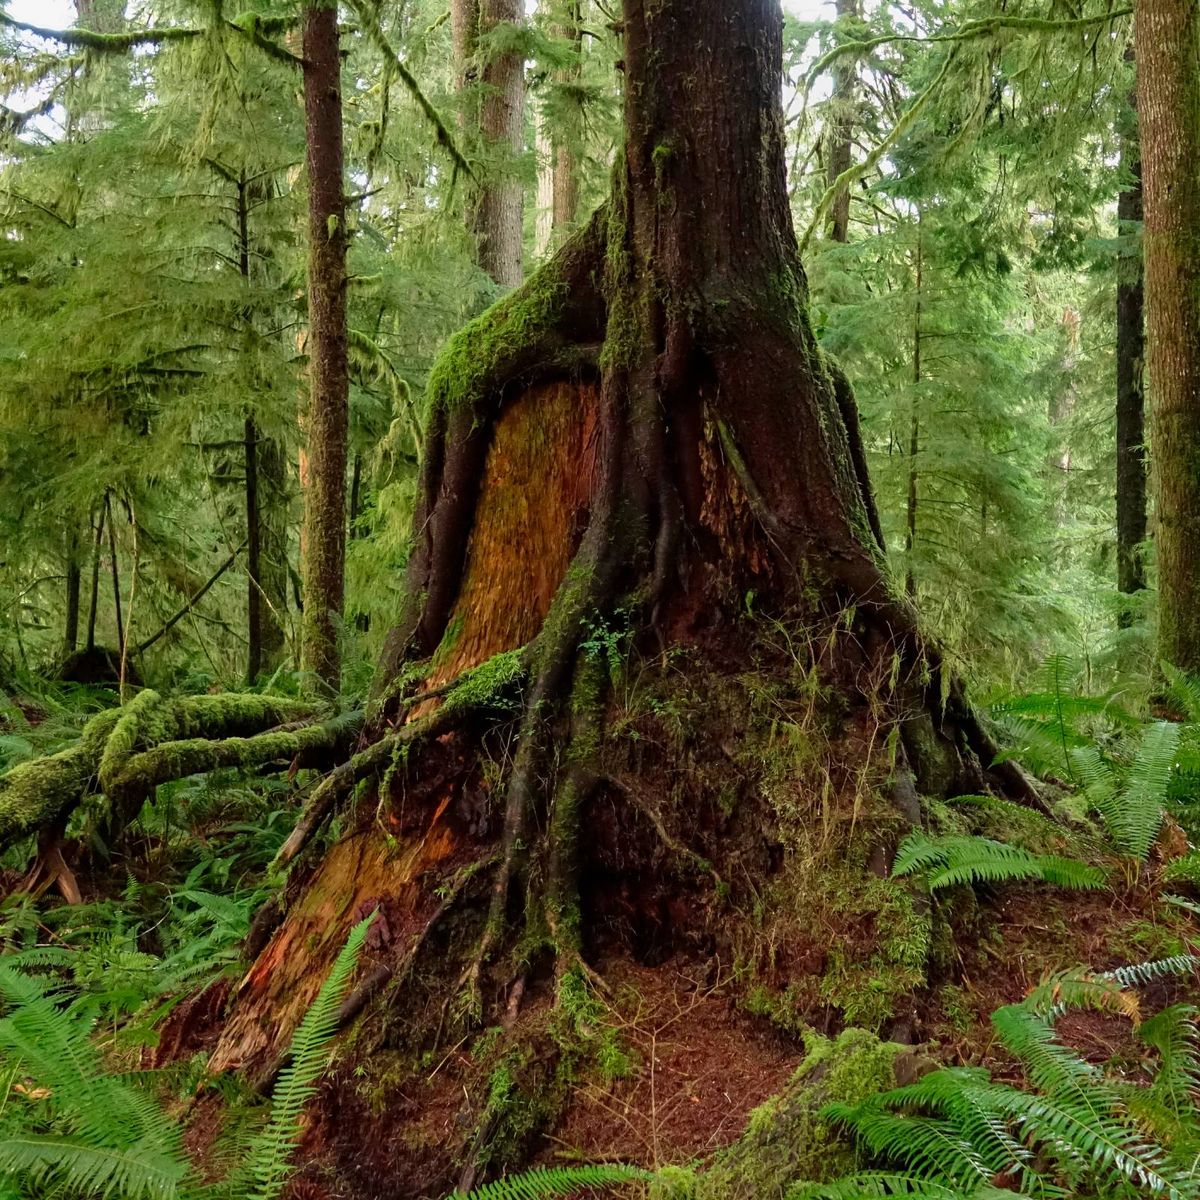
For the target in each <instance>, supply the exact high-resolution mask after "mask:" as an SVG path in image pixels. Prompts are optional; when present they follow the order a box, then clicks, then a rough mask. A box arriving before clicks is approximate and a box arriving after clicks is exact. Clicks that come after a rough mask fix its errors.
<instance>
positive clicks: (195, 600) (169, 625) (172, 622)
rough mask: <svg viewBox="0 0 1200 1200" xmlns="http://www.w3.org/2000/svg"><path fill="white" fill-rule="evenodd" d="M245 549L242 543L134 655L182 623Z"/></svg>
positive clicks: (148, 647) (140, 643) (139, 644)
mask: <svg viewBox="0 0 1200 1200" xmlns="http://www.w3.org/2000/svg"><path fill="white" fill-rule="evenodd" d="M245 548H246V542H245V541H243V542H242V544H241V545H240V546H239V547H238V548H237V549H236V550H235V551H234V552H233V553H232V554H231V555H230V556H229V557H228V558H227V559H226V560H225V561H224V562H223V563H222V564H221V565H220V566H219V567H218V568H217V569H216V571H214V572H213V574H212V575H211V576H210V577H209V578H208V580H207V581H206V582H205V583H204V585H203V586H202V587H201V588H200V589H199V590H197V591H196V592H194V593H193V594H192V595H191V596H190V597H189V598H188V601H187V603H186V604H185V605H184V606H183V607H182V608H181V609H180V610H179V611H178V612H177V613H175V615H174V616H173V617H171V618H169V619H168V620H167V621H165V622H164V623H163V625H162V626H161V627H160V628H159V629H158V630H156V631H155V632H154V633H152V634H151V635H150V636H149V637H148V638H146V640H145V641H143V642H139V643H138V645H137V648H136V649H135V650H134V653H135V654H143V653H145V651H147V650H149V649H150V647H151V646H153V645H154V643H155V642H157V641H158V640H159V639H160V638H163V637H165V636H166V635H167V634H168V633H170V632H171V630H172V629H174V628H175V626H176V625H178V624H179V622H180V621H182V620H183V618H184V617H186V616H187V615H188V613H190V612H191V611H192V609H193V608H195V607H196V605H197V604H199V603H200V601H201V600H203V599H204V597H205V596H206V595H207V594H208V591H209V589H210V588H212V587H213V586H214V585H215V584H216V582H217V580H219V579H220V578H221V576H222V575H224V574H225V572H226V571H228V570H229V568H230V567H232V566H233V564H234V563H235V562H236V561H237V556H238V555H239V554H241V552H242V551H243V550H245Z"/></svg>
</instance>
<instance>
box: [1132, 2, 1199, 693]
mask: <svg viewBox="0 0 1200 1200" xmlns="http://www.w3.org/2000/svg"><path fill="white" fill-rule="evenodd" d="M1197 38H1198V31H1197V5H1196V0H1138V3H1137V5H1136V8H1135V30H1134V43H1135V45H1136V46H1137V58H1138V97H1137V109H1138V135H1139V141H1140V144H1141V159H1142V188H1143V204H1144V208H1145V226H1144V234H1143V247H1144V250H1143V253H1144V258H1145V278H1146V318H1147V347H1148V353H1147V356H1146V362H1147V367H1148V369H1149V377H1150V396H1151V401H1152V403H1151V426H1150V433H1151V437H1150V447H1151V452H1152V468H1153V469H1152V478H1153V481H1154V510H1155V534H1154V539H1155V549H1156V557H1157V562H1158V640H1159V655H1160V657H1162V658H1163V659H1165V660H1166V661H1167V662H1170V663H1173V664H1174V665H1175V666H1177V667H1179V668H1181V669H1183V670H1185V671H1189V672H1191V673H1193V674H1200V554H1198V553H1197V549H1196V548H1197V547H1198V546H1200V172H1197V169H1196V164H1197V163H1198V162H1200V51H1198V48H1197Z"/></svg>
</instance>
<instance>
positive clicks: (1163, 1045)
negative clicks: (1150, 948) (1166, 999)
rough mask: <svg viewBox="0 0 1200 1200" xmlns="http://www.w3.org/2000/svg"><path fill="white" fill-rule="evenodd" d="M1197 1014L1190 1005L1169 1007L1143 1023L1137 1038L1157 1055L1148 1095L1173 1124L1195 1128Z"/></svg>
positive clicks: (1199, 1056) (1199, 1047)
mask: <svg viewBox="0 0 1200 1200" xmlns="http://www.w3.org/2000/svg"><path fill="white" fill-rule="evenodd" d="M1197 1013H1198V1010H1197V1009H1196V1008H1195V1006H1193V1005H1191V1004H1172V1005H1171V1006H1170V1007H1168V1008H1164V1009H1163V1010H1162V1011H1161V1012H1159V1013H1155V1015H1154V1016H1152V1017H1150V1018H1148V1019H1147V1020H1145V1021H1143V1022H1142V1023H1141V1024H1140V1025H1139V1026H1138V1030H1137V1033H1138V1037H1139V1038H1141V1040H1142V1041H1143V1042H1145V1043H1146V1045H1148V1046H1152V1047H1153V1048H1154V1049H1155V1050H1157V1051H1158V1057H1159V1062H1158V1070H1157V1071H1155V1073H1154V1082H1153V1083H1152V1084H1151V1085H1150V1092H1151V1093H1152V1095H1153V1096H1154V1098H1155V1099H1156V1100H1158V1101H1160V1102H1161V1103H1163V1104H1165V1105H1166V1106H1167V1108H1168V1109H1169V1110H1170V1112H1171V1113H1172V1115H1173V1116H1174V1117H1175V1118H1176V1120H1178V1121H1180V1122H1182V1123H1184V1124H1187V1125H1190V1126H1191V1127H1192V1128H1193V1129H1194V1128H1195V1127H1196V1124H1197V1112H1196V1097H1197V1095H1198V1094H1200V1030H1197V1028H1196V1017H1197Z"/></svg>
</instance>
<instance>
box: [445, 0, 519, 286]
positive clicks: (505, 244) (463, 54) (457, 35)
mask: <svg viewBox="0 0 1200 1200" xmlns="http://www.w3.org/2000/svg"><path fill="white" fill-rule="evenodd" d="M523 18H524V3H523V0H454V3H453V5H452V9H451V21H452V25H453V41H454V55H455V67H456V73H457V75H458V79H459V90H460V94H461V96H462V101H463V105H462V108H461V109H460V114H459V122H460V128H466V129H468V131H470V130H471V129H472V128H473V129H474V130H475V132H476V133H477V141H478V146H479V153H480V155H481V157H482V158H483V159H484V160H485V161H484V169H483V182H482V183H481V185H480V186H479V188H478V190H477V191H476V193H475V195H474V196H473V197H472V200H471V202H470V204H469V205H468V210H467V228H468V230H469V231H470V233H471V234H472V236H473V237H474V239H475V248H476V262H477V263H478V264H479V267H480V269H481V270H483V271H485V272H486V273H487V274H488V275H490V276H491V278H492V279H493V280H494V281H495V282H496V283H498V284H499V285H500V286H501V287H504V288H512V287H516V286H517V284H519V283H520V282H521V279H522V277H523V275H524V269H523V261H524V253H523V247H522V234H523V229H522V216H523V212H524V203H525V188H524V184H523V182H522V180H521V178H520V176H519V174H518V173H517V166H518V162H517V160H518V159H519V157H520V155H521V153H522V151H523V150H524V138H525V60H524V56H523V55H522V54H521V52H520V51H519V50H517V49H511V50H503V51H500V50H497V49H495V48H494V47H493V46H492V45H490V44H489V39H490V38H494V36H495V34H496V31H497V29H498V27H499V26H501V25H504V24H513V25H515V24H519V23H520V22H521V21H522V20H523ZM468 114H470V115H468Z"/></svg>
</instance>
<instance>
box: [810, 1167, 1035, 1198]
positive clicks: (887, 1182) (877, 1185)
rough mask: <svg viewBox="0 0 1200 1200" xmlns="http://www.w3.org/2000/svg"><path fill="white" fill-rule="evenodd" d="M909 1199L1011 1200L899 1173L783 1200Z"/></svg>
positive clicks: (993, 1191) (864, 1175)
mask: <svg viewBox="0 0 1200 1200" xmlns="http://www.w3.org/2000/svg"><path fill="white" fill-rule="evenodd" d="M889 1196H910V1197H913V1200H1014V1194H1013V1193H1012V1192H1010V1191H1008V1190H1007V1189H1006V1188H997V1187H992V1186H991V1184H983V1185H981V1186H980V1187H978V1188H974V1189H972V1190H971V1191H964V1190H963V1189H962V1188H957V1187H951V1186H950V1185H948V1184H944V1183H938V1182H936V1181H935V1180H932V1179H927V1178H925V1177H924V1176H922V1175H916V1174H906V1173H904V1172H899V1171H856V1172H855V1173H854V1174H853V1175H846V1176H844V1177H843V1178H842V1179H838V1180H836V1181H835V1182H833V1183H823V1184H814V1185H813V1186H811V1187H807V1188H805V1187H801V1188H794V1189H793V1190H792V1191H790V1192H789V1193H788V1198H787V1200H874V1197H881V1198H886V1197H889Z"/></svg>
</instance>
